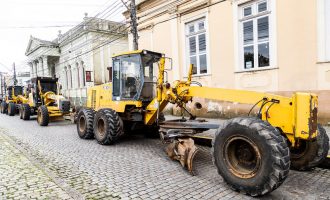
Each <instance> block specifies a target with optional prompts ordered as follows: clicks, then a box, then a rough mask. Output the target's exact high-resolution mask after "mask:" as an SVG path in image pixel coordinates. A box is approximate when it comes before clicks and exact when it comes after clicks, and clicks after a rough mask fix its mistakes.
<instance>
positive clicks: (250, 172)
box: [212, 117, 290, 196]
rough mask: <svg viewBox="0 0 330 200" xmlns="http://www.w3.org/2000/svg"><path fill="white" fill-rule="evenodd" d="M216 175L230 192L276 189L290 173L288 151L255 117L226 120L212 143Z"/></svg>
mask: <svg viewBox="0 0 330 200" xmlns="http://www.w3.org/2000/svg"><path fill="white" fill-rule="evenodd" d="M212 150H213V156H214V162H215V165H216V167H217V169H218V173H219V174H220V175H221V176H222V177H223V178H224V180H225V181H226V182H227V184H229V185H230V186H231V187H232V188H233V189H235V190H237V191H241V192H243V193H246V194H248V195H251V196H260V195H264V194H267V193H269V192H271V191H273V190H275V189H276V188H278V187H279V186H280V185H281V184H282V183H283V182H284V180H285V179H286V178H287V176H288V173H289V170H290V152H289V148H288V145H287V143H286V141H285V139H284V137H283V136H282V135H281V134H280V132H279V131H278V130H277V129H276V128H274V127H272V126H271V125H270V124H269V123H267V122H264V121H262V120H260V119H258V118H252V117H251V118H243V117H239V118H234V119H231V120H228V121H227V122H226V123H225V124H224V126H222V127H220V128H219V129H218V131H217V132H216V136H215V139H214V140H213V148H212Z"/></svg>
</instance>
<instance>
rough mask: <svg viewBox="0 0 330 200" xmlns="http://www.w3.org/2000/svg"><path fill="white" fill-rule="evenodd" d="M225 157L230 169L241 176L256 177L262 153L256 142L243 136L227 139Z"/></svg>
mask: <svg viewBox="0 0 330 200" xmlns="http://www.w3.org/2000/svg"><path fill="white" fill-rule="evenodd" d="M224 148H225V149H224V151H223V152H224V159H225V162H226V164H227V165H228V167H229V169H230V171H231V172H232V173H233V174H234V175H235V176H237V177H240V178H252V177H254V176H255V175H256V174H257V172H258V170H259V168H260V165H261V154H260V151H259V149H258V147H257V146H256V144H255V143H254V142H252V141H251V140H250V139H248V138H246V137H243V136H234V137H232V138H230V139H228V140H227V141H226V145H225V146H224Z"/></svg>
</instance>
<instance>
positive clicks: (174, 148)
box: [166, 138, 198, 175]
mask: <svg viewBox="0 0 330 200" xmlns="http://www.w3.org/2000/svg"><path fill="white" fill-rule="evenodd" d="M197 151H198V148H197V147H196V146H195V142H194V140H193V139H191V138H187V139H178V140H175V141H173V142H172V143H170V144H169V145H168V146H167V148H166V153H167V155H168V157H170V158H171V159H172V160H178V161H179V162H180V163H181V165H182V167H185V168H187V169H188V171H189V172H190V173H191V174H192V175H194V170H193V160H194V157H195V155H196V153H197Z"/></svg>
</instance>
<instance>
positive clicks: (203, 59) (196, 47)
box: [185, 18, 208, 75]
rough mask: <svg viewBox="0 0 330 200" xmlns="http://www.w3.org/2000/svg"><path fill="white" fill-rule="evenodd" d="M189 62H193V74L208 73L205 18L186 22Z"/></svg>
mask: <svg viewBox="0 0 330 200" xmlns="http://www.w3.org/2000/svg"><path fill="white" fill-rule="evenodd" d="M185 29H186V44H187V48H186V49H187V55H188V58H187V60H188V63H189V64H193V65H194V68H193V74H196V75H198V74H207V73H208V63H207V43H206V41H207V38H206V37H207V35H206V23H205V18H202V19H199V20H196V21H193V22H190V23H187V24H186V28H185Z"/></svg>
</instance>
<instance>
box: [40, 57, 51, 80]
mask: <svg viewBox="0 0 330 200" xmlns="http://www.w3.org/2000/svg"><path fill="white" fill-rule="evenodd" d="M42 63H43V72H44V73H43V75H44V76H47V77H50V73H49V70H50V68H49V67H48V56H42Z"/></svg>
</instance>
